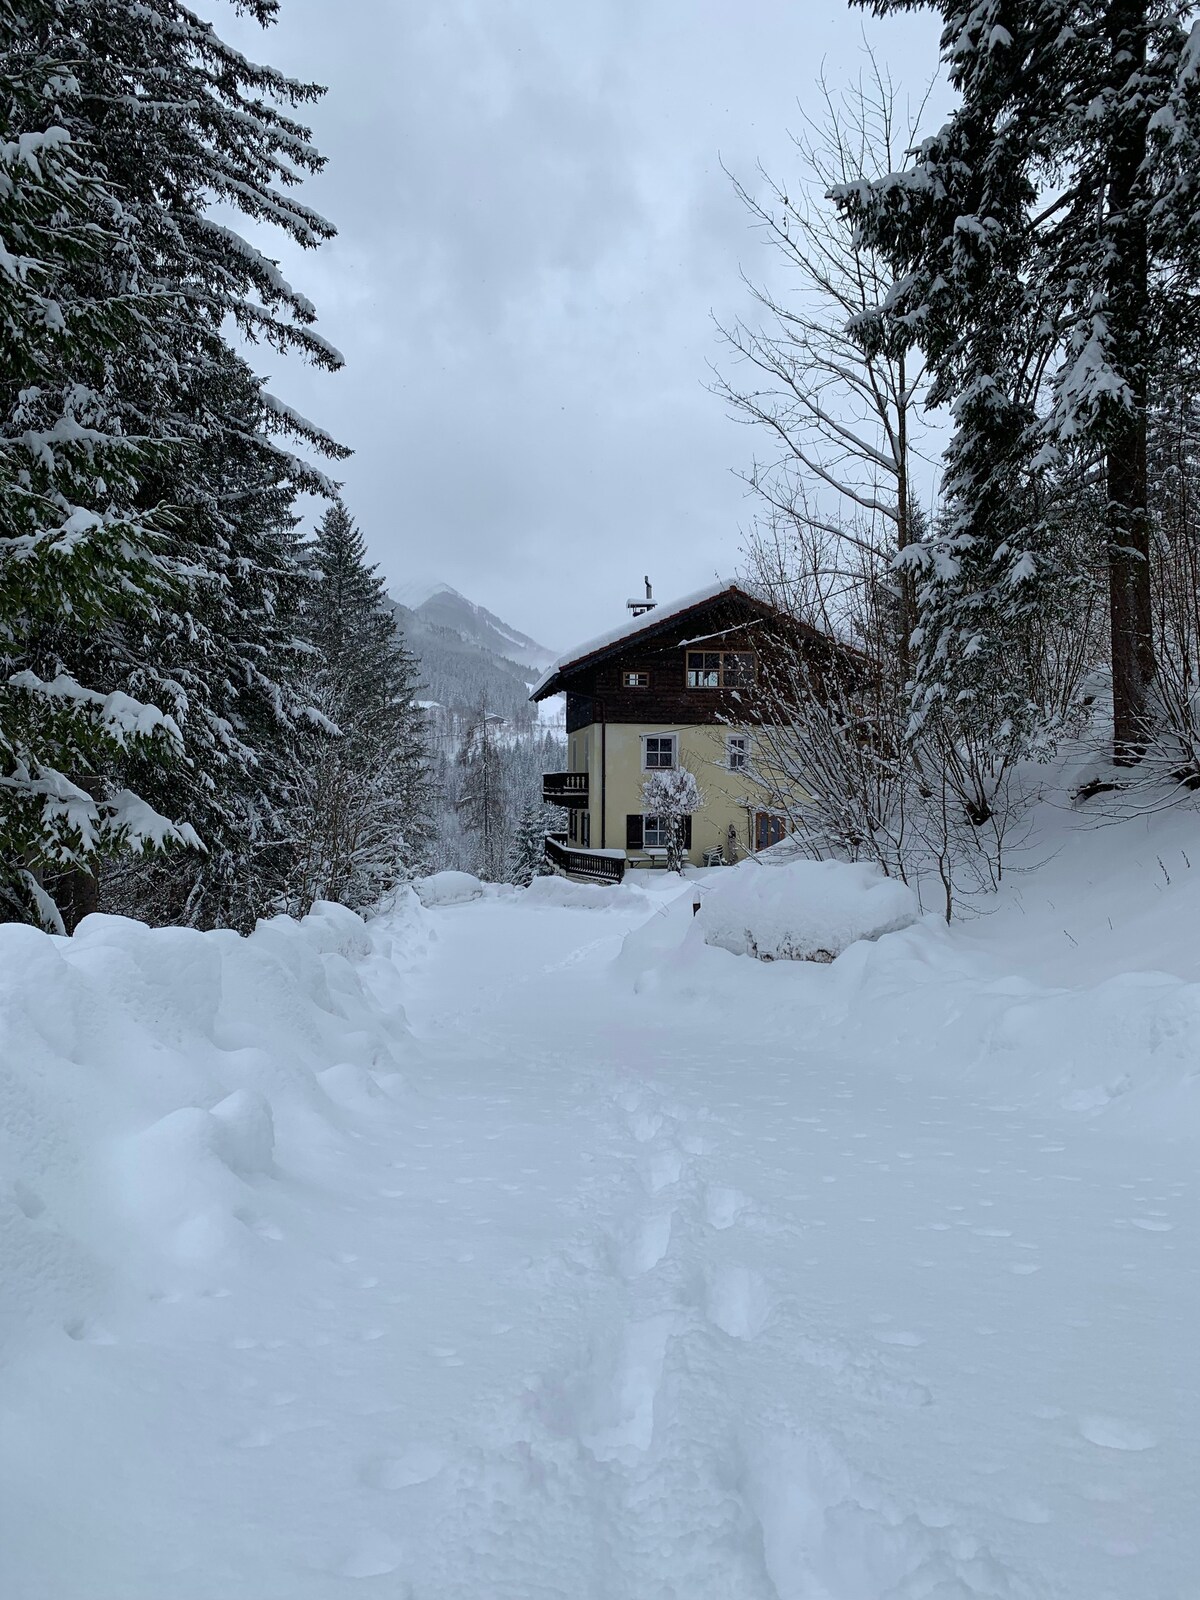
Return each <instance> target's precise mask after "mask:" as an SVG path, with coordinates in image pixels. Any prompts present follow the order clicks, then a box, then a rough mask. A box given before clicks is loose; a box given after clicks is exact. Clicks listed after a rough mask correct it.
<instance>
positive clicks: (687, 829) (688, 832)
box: [683, 812, 692, 850]
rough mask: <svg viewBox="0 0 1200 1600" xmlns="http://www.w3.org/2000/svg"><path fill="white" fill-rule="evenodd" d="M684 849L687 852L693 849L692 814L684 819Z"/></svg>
mask: <svg viewBox="0 0 1200 1600" xmlns="http://www.w3.org/2000/svg"><path fill="white" fill-rule="evenodd" d="M683 848H684V849H685V850H690V849H691V848H692V818H691V813H690V812H689V813H688V815H687V816H686V817H684V819H683Z"/></svg>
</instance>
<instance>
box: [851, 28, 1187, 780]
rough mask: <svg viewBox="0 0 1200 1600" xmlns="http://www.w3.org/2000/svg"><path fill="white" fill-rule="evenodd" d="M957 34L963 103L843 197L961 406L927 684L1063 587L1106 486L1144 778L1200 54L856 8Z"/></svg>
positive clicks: (891, 315)
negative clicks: (1071, 500)
mask: <svg viewBox="0 0 1200 1600" xmlns="http://www.w3.org/2000/svg"><path fill="white" fill-rule="evenodd" d="M857 3H859V4H862V5H864V6H869V7H870V8H871V9H872V10H873V11H874V12H875V13H876V14H877V15H883V14H886V13H889V12H898V11H911V10H918V9H923V8H928V9H933V10H936V11H938V12H940V14H941V16H942V19H943V29H942V38H941V52H942V59H943V62H944V63H945V67H946V71H947V74H948V76H949V79H950V81H951V83H952V84H953V86H954V88H955V89H956V90H957V91H958V94H959V96H960V101H959V104H958V106H957V107H956V108H955V110H954V111H953V113H952V114H951V116H950V117H949V118H948V120H947V122H946V124H945V125H944V127H943V128H942V129H941V131H940V132H939V133H938V134H937V135H936V136H935V137H933V138H932V139H929V140H926V141H925V142H923V143H922V144H921V145H920V146H919V148H918V149H917V150H916V151H915V152H914V156H913V159H912V161H911V163H910V165H909V166H908V168H907V169H906V170H905V171H903V172H901V173H898V174H894V175H888V176H886V177H883V178H880V179H877V180H874V181H862V182H854V183H850V184H846V185H843V186H841V187H840V188H839V189H838V191H837V196H838V198H839V200H840V203H841V204H842V205H843V206H844V207H845V208H846V210H847V212H848V213H849V215H850V216H851V217H852V218H853V220H854V221H855V223H856V225H857V226H858V228H859V230H860V234H861V237H862V238H863V240H864V242H866V243H867V244H869V245H870V246H871V247H872V248H874V249H877V250H879V251H880V252H881V253H882V254H883V255H884V256H885V257H886V258H887V260H888V261H889V263H890V265H891V268H892V272H893V276H894V280H895V281H894V287H893V288H892V290H891V292H890V293H889V294H888V296H887V297H886V298H885V300H884V301H883V303H882V305H881V306H880V307H879V308H878V311H877V312H876V315H875V318H874V322H875V327H876V329H877V330H878V335H879V337H880V338H884V337H887V336H890V330H893V329H897V328H898V329H903V330H907V331H908V332H910V333H911V334H912V335H913V336H914V337H915V338H916V339H917V341H918V343H919V344H920V346H921V348H922V349H923V351H924V353H925V355H926V358H927V360H928V362H929V365H930V370H931V373H932V375H933V380H934V382H933V389H932V398H933V399H934V401H935V402H936V401H942V402H946V403H949V404H952V405H953V406H954V410H955V421H956V431H955V436H954V440H953V443H952V446H951V449H950V452H949V457H948V469H947V477H946V484H945V488H946V495H947V500H948V503H949V505H950V509H951V516H950V519H949V521H948V524H947V526H946V528H945V529H944V530H943V532H942V536H941V537H940V538H939V539H938V540H935V541H934V542H933V543H932V545H931V546H930V547H929V548H927V549H925V550H923V551H920V552H918V557H919V559H920V561H921V562H922V567H921V576H922V579H923V605H924V610H925V613H926V615H925V617H924V618H923V620H924V622H925V623H926V630H925V637H924V641H923V656H922V663H921V669H922V675H923V678H924V681H925V685H926V688H927V690H928V691H929V692H930V693H932V694H934V695H935V696H936V695H938V694H944V693H946V692H951V693H954V692H959V689H960V686H958V685H956V684H955V682H954V675H955V672H956V670H957V669H961V668H966V669H967V670H968V672H969V664H970V662H971V661H972V660H973V659H974V658H976V657H977V656H978V654H979V652H980V651H981V650H984V651H986V650H987V648H988V643H989V636H990V637H992V638H994V634H995V618H996V616H997V615H999V614H1001V613H1003V612H1005V611H1007V612H1009V613H1013V612H1018V613H1019V612H1020V611H1021V610H1023V609H1029V608H1036V607H1037V605H1038V604H1039V603H1040V602H1039V585H1041V584H1042V583H1043V582H1045V581H1047V580H1048V581H1049V582H1050V584H1051V586H1053V585H1054V584H1055V582H1056V581H1057V580H1058V579H1059V577H1060V576H1061V574H1060V573H1059V572H1058V571H1057V570H1056V569H1057V568H1058V565H1059V550H1058V539H1057V533H1058V529H1057V526H1056V514H1055V504H1056V497H1055V496H1054V495H1053V494H1050V495H1047V492H1046V487H1047V482H1048V480H1049V481H1053V480H1054V479H1055V478H1056V477H1057V479H1058V480H1060V481H1061V479H1062V477H1063V476H1064V475H1065V476H1066V477H1067V479H1068V480H1070V481H1074V482H1079V481H1083V480H1084V479H1085V478H1086V475H1087V473H1088V471H1089V469H1091V468H1092V466H1093V465H1094V464H1095V465H1098V467H1099V469H1100V471H1101V473H1102V477H1103V482H1104V487H1105V502H1106V507H1105V515H1104V521H1103V529H1104V540H1103V544H1104V550H1103V554H1104V559H1105V560H1106V562H1107V567H1108V577H1109V610H1110V631H1111V659H1112V671H1113V709H1114V753H1115V755H1116V758H1117V759H1118V760H1119V761H1123V762H1128V761H1132V760H1135V759H1136V758H1137V756H1138V754H1139V752H1140V750H1141V749H1142V747H1143V746H1144V743H1145V740H1146V738H1147V734H1148V731H1149V720H1150V713H1151V708H1150V691H1151V683H1152V679H1153V676H1154V649H1153V639H1152V613H1151V587H1150V567H1149V554H1150V525H1149V515H1148V485H1147V473H1146V425H1147V404H1148V398H1149V394H1150V386H1151V382H1152V379H1153V376H1154V373H1155V371H1156V369H1157V368H1158V367H1159V366H1160V365H1161V364H1162V363H1163V362H1166V361H1170V362H1172V363H1175V362H1178V361H1180V360H1181V359H1182V360H1183V361H1185V362H1193V361H1194V359H1195V355H1196V350H1197V339H1198V338H1200V331H1198V330H1200V318H1198V317H1197V309H1198V307H1197V303H1196V302H1197V297H1198V295H1200V289H1198V288H1197V285H1198V283H1200V208H1198V207H1197V204H1196V201H1197V194H1198V190H1200V142H1198V134H1200V119H1198V104H1197V99H1198V95H1200V80H1198V75H1197V69H1198V68H1200V49H1198V48H1197V46H1196V43H1195V42H1194V36H1193V35H1192V31H1191V22H1192V16H1193V13H1194V10H1195V7H1194V5H1193V4H1191V3H1190V0H984V3H982V4H979V3H976V0H857Z"/></svg>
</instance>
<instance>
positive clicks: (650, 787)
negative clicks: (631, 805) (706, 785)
mask: <svg viewBox="0 0 1200 1600" xmlns="http://www.w3.org/2000/svg"><path fill="white" fill-rule="evenodd" d="M703 804H704V796H703V795H702V794H701V792H700V785H699V784H698V783H697V782H696V778H695V774H694V773H691V772H689V771H688V770H687V768H686V767H673V768H671V769H670V770H669V771H666V772H652V773H651V774H650V776H649V777H648V778H647V779H646V781H645V782H644V783H643V784H642V806H643V809H644V811H645V814H646V815H647V816H648V817H657V818H658V820H659V822H660V823H661V824H662V825H663V827H664V828H665V830H666V836H667V869H668V871H670V872H678V871H679V870H680V869H681V867H682V866H683V864H684V861H685V860H686V859H687V850H686V848H685V846H684V842H683V840H684V834H683V829H684V823H685V822H686V820H687V818H688V817H689V816H691V814H692V813H693V812H694V811H699V810H700V809H701V807H702V806H703Z"/></svg>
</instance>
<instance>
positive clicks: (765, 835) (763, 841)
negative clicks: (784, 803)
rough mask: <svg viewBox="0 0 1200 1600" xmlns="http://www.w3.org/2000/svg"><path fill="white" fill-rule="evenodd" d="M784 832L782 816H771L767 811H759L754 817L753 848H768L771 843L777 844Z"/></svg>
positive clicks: (784, 826) (784, 825)
mask: <svg viewBox="0 0 1200 1600" xmlns="http://www.w3.org/2000/svg"><path fill="white" fill-rule="evenodd" d="M785 832H786V824H785V822H784V820H783V818H782V817H773V816H771V814H770V813H769V812H767V811H759V812H757V813H756V814H755V818H754V848H755V849H756V850H768V849H770V847H771V846H772V845H773V844H778V843H779V841H780V840H781V839H782V838H783V835H784V833H785Z"/></svg>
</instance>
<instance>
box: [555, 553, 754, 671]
mask: <svg viewBox="0 0 1200 1600" xmlns="http://www.w3.org/2000/svg"><path fill="white" fill-rule="evenodd" d="M731 590H732V591H734V592H736V593H737V594H740V595H744V596H745V598H746V599H748V600H749V599H752V598H753V596H752V595H751V594H750V592H749V591H748V590H747V589H744V588H743V587H742V585H741V584H739V583H738V582H737V581H736V579H734V578H718V579H717V580H716V581H715V582H714V583H710V584H708V585H706V587H705V588H703V589H696V590H695V591H694V592H693V593H692V594H685V595H682V596H681V597H680V598H679V599H678V600H668V601H665V602H663V601H659V602H657V603H656V604H655V606H654V609H653V610H652V611H644V612H643V613H642V615H641V616H640V617H630V618H628V619H627V621H625V622H623V623H621V625H620V626H619V627H616V628H610V629H609V630H608V632H607V633H600V634H597V635H596V637H595V638H594V639H589V640H588V641H587V643H586V644H581V645H576V647H575V648H574V650H568V651H567V652H566V654H565V655H561V656H559V658H558V660H557V661H552V662H551V663H550V665H549V666H548V667H547V668H546V670H545V672H543V673H542V675H541V677H540V678H539V679H538V681H537V682H536V683H535V684H534V686H533V688H532V689H531V690H530V691H529V698H530V699H531V700H538V699H540V698H541V696H542V695H543V694H545V693H546V691H547V689H548V688H549V686H550V685H551V684H552V683H553V682H554V680H555V679H556V678H557V677H558V675H559V674H560V673H561V672H566V671H567V670H568V669H569V668H571V667H576V666H578V665H579V664H580V663H581V662H583V661H586V660H587V659H588V657H589V656H595V655H599V654H600V653H601V652H602V651H604V650H609V649H611V648H612V646H613V645H615V644H621V643H622V642H623V641H624V640H626V639H633V638H636V636H637V635H638V634H639V633H647V632H649V631H650V630H651V629H657V628H660V627H661V626H662V624H663V623H664V622H670V620H671V619H672V617H678V616H680V615H682V614H683V612H685V611H691V610H692V608H693V607H694V606H702V605H704V604H705V603H706V602H707V601H709V600H716V599H718V598H719V596H721V595H723V594H725V593H727V592H729V591H731ZM641 603H642V602H640V601H639V604H641Z"/></svg>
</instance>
